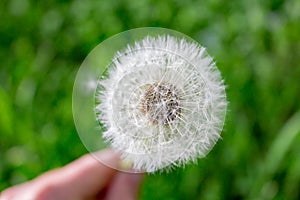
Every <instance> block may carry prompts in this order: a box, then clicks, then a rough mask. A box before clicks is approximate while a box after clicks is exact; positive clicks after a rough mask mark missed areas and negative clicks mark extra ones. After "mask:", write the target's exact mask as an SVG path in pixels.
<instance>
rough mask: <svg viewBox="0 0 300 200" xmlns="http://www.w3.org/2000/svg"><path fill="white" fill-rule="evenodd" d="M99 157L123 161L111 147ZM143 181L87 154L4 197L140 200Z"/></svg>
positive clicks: (15, 199) (1, 197)
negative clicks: (139, 195)
mask: <svg viewBox="0 0 300 200" xmlns="http://www.w3.org/2000/svg"><path fill="white" fill-rule="evenodd" d="M97 157H98V158H100V159H101V160H103V161H104V162H105V163H110V164H111V165H112V166H117V165H118V163H119V158H118V156H117V155H116V154H115V153H113V152H112V151H111V150H104V151H101V152H99V153H98V155H97ZM141 180H142V175H141V174H129V173H124V172H118V171H117V170H115V169H112V168H109V167H107V166H105V165H103V164H101V163H100V162H99V161H98V160H96V159H95V158H93V157H92V156H91V155H85V156H83V157H81V158H79V159H78V160H75V161H74V162H72V163H70V164H68V165H66V166H64V167H62V168H60V169H55V170H52V171H49V172H46V173H45V174H42V175H41V176H39V177H37V178H36V179H33V180H31V181H29V182H26V183H23V184H20V185H17V186H13V187H11V188H8V189H6V190H5V191H3V192H2V193H1V194H0V200H100V199H107V200H115V199H117V200H118V199H122V200H129V199H130V200H132V199H137V195H138V191H139V186H140V183H141Z"/></svg>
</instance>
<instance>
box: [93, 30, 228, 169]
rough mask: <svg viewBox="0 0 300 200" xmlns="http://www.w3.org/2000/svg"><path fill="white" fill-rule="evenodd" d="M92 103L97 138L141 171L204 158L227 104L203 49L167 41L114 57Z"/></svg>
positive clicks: (155, 40)
mask: <svg viewBox="0 0 300 200" xmlns="http://www.w3.org/2000/svg"><path fill="white" fill-rule="evenodd" d="M96 102H97V104H96V109H95V110H96V114H97V120H98V121H99V122H100V123H101V124H103V126H104V127H105V129H106V131H105V132H104V133H103V138H104V139H105V140H106V141H107V142H108V143H109V144H110V146H111V147H112V148H113V149H115V150H117V151H118V152H120V154H121V157H122V158H123V159H124V160H126V161H128V162H130V163H132V167H133V169H136V170H145V171H147V172H153V171H156V170H160V169H163V168H166V167H172V166H181V165H184V164H186V163H188V162H191V161H195V160H196V159H197V158H199V157H204V156H205V155H206V154H207V153H208V152H209V151H210V150H211V148H212V147H213V146H214V145H215V143H216V142H217V140H218V139H219V138H220V132H221V131H222V128H223V123H224V118H225V113H226V106H227V102H226V95H225V86H224V83H223V80H222V78H221V75H220V72H219V71H218V69H217V68H216V66H215V63H214V62H213V60H212V58H211V57H210V56H209V55H208V54H207V53H206V51H205V49H204V48H203V47H201V46H200V45H199V44H197V43H195V42H189V41H187V40H186V39H183V38H182V39H178V38H176V37H173V36H169V35H160V36H157V37H150V36H147V37H145V38H144V39H142V40H140V41H137V42H136V43H135V44H133V45H129V46H128V47H127V48H126V49H124V50H120V51H119V52H117V53H116V55H115V56H114V58H113V60H112V63H111V64H110V66H109V70H108V76H107V77H105V78H103V79H101V80H100V81H99V82H98V87H97V95H96Z"/></svg>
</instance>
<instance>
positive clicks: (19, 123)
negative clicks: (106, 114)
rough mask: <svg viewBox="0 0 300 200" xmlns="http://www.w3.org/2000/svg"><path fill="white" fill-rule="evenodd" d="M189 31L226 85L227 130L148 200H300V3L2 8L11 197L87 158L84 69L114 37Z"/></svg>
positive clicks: (2, 131) (242, 0)
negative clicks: (76, 106)
mask: <svg viewBox="0 0 300 200" xmlns="http://www.w3.org/2000/svg"><path fill="white" fill-rule="evenodd" d="M145 26H158V27H165V28H170V29H174V30H177V31H180V32H182V33H185V34H186V35H189V36H190V37H192V38H194V39H195V40H197V41H199V42H200V43H201V44H202V45H204V46H205V47H207V50H208V52H209V54H210V55H211V56H213V57H214V59H215V60H216V62H217V66H218V68H219V69H220V71H221V73H222V76H223V78H224V80H225V83H226V85H227V96H228V101H229V108H228V114H227V118H226V124H225V127H224V131H223V133H222V140H220V141H219V142H218V143H217V144H216V146H215V147H214V149H213V150H212V151H211V152H210V153H209V154H208V156H207V157H206V158H204V159H201V160H199V161H198V164H190V165H187V166H186V167H185V168H180V169H175V170H173V171H172V172H171V173H162V174H153V175H149V176H147V177H146V180H145V182H144V183H143V186H142V191H141V195H140V196H141V199H213V200H217V199H299V198H300V145H299V144H300V136H299V135H300V134H298V133H299V131H300V114H299V112H298V111H299V110H300V103H299V101H300V83H299V82H300V66H299V63H300V1H298V0H289V1H284V0H273V1H271V0H264V1H263V0H262V1H258V0H253V1H252V0H233V1H229V0H228V1H227V0H205V1H204V0H203V1H182V0H176V1H175V0H174V1H171V0H169V1H159V0H136V1H129V0H126V1H123V0H114V1H108V0H107V1H91V0H89V1H81V0H76V1H67V0H60V1H54V0H50V1H37V2H35V1H29V0H22V1H21V0H11V1H5V0H4V1H1V2H0V191H1V190H3V189H4V188H6V187H9V186H11V185H14V184H17V183H21V182H24V181H26V180H29V179H31V178H33V177H35V176H37V175H38V174H40V173H42V172H44V171H47V170H49V169H52V168H55V167H59V166H62V165H64V164H66V163H68V162H70V161H72V160H74V159H76V158H78V157H79V156H81V155H83V154H85V153H87V151H86V149H85V148H84V146H83V145H82V143H81V141H80V139H79V137H78V135H77V132H76V130H75V126H74V123H73V118H72V89H73V82H74V80H75V76H76V72H77V70H78V69H79V66H80V64H81V62H82V61H83V60H84V58H85V57H86V56H87V55H88V53H89V52H90V51H91V50H92V49H93V48H94V47H95V46H96V45H97V44H99V43H100V42H101V41H103V40H105V39H107V38H108V37H110V36H112V35H114V34H116V33H119V32H122V31H125V30H128V29H132V28H137V27H145Z"/></svg>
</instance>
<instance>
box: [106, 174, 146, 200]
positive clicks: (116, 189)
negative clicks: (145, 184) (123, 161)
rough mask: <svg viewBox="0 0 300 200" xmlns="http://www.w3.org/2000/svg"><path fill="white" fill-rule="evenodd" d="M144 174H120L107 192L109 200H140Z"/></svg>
mask: <svg viewBox="0 0 300 200" xmlns="http://www.w3.org/2000/svg"><path fill="white" fill-rule="evenodd" d="M143 176H144V175H143V174H129V173H123V172H119V173H118V174H117V175H116V176H115V179H114V180H113V182H112V183H111V185H110V188H109V190H108V192H107V196H106V198H107V199H108V200H115V199H122V200H133V199H137V198H138V194H139V189H140V185H141V182H142V179H143Z"/></svg>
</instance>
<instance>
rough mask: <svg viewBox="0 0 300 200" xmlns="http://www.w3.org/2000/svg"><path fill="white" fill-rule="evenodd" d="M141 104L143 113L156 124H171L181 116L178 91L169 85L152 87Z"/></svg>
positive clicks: (156, 84) (162, 84) (159, 84)
mask: <svg viewBox="0 0 300 200" xmlns="http://www.w3.org/2000/svg"><path fill="white" fill-rule="evenodd" d="M141 104H142V112H143V113H144V114H145V115H146V117H147V118H148V119H149V120H150V121H151V122H152V123H154V124H165V125H166V124H169V123H170V122H172V121H174V120H175V119H176V118H177V117H178V115H179V114H180V99H179V94H178V90H177V89H176V87H175V86H174V85H172V84H169V83H154V84H152V85H150V86H149V87H148V88H147V90H146V92H145V94H144V96H143V98H142V102H141Z"/></svg>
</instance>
